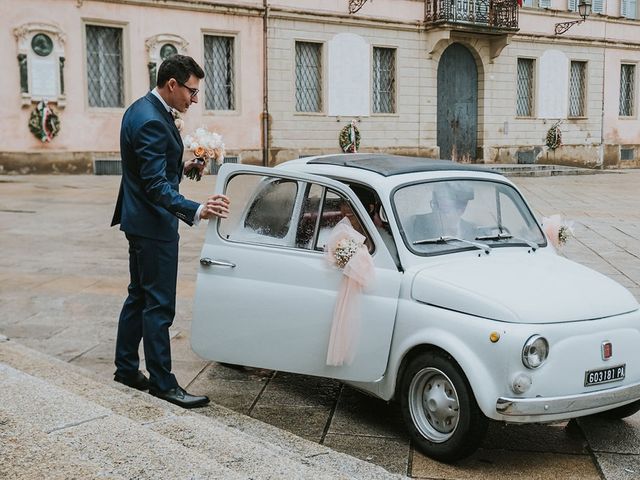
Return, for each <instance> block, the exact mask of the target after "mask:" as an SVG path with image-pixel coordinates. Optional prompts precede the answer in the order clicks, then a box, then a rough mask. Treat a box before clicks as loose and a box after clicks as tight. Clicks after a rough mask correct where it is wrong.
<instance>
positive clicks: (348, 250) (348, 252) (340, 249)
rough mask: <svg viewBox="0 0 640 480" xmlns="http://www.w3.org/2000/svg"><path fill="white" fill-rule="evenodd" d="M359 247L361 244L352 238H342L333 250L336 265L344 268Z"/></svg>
mask: <svg viewBox="0 0 640 480" xmlns="http://www.w3.org/2000/svg"><path fill="white" fill-rule="evenodd" d="M359 248H360V245H359V244H358V243H357V242H356V241H355V240H352V239H351V238H343V239H342V240H340V241H339V242H338V243H337V244H336V248H335V250H334V252H333V255H334V257H335V260H336V265H337V266H338V267H340V268H344V267H345V266H346V265H347V263H349V260H351V257H353V256H354V255H355V253H356V252H357V251H358V249H359Z"/></svg>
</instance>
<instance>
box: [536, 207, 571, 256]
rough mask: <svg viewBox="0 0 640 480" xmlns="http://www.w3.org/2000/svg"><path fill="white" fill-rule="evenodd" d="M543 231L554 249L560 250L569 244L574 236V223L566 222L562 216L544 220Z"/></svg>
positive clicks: (553, 216) (544, 218)
mask: <svg viewBox="0 0 640 480" xmlns="http://www.w3.org/2000/svg"><path fill="white" fill-rule="evenodd" d="M542 229H543V230H544V233H546V234H547V237H548V238H549V240H550V241H551V243H552V244H553V246H554V247H556V248H558V247H561V246H563V245H564V244H565V243H567V240H568V239H569V237H570V236H572V235H573V222H571V221H569V222H567V221H565V220H564V219H563V218H562V217H561V216H560V215H557V214H556V215H551V216H550V217H543V218H542Z"/></svg>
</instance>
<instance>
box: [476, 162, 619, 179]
mask: <svg viewBox="0 0 640 480" xmlns="http://www.w3.org/2000/svg"><path fill="white" fill-rule="evenodd" d="M482 166H483V167H485V168H488V169H490V170H495V171H497V172H500V173H502V174H503V175H506V176H508V177H552V176H557V175H595V174H598V173H620V172H617V171H616V172H614V171H611V170H600V169H595V168H581V167H568V166H565V165H545V164H516V163H486V164H483V165H482Z"/></svg>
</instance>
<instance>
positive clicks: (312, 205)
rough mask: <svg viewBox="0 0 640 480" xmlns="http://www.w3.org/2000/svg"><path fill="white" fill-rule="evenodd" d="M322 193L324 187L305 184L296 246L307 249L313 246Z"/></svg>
mask: <svg viewBox="0 0 640 480" xmlns="http://www.w3.org/2000/svg"><path fill="white" fill-rule="evenodd" d="M323 193H324V187H321V186H320V185H317V184H307V185H306V192H305V196H304V199H303V201H302V208H301V210H300V221H299V222H298V230H297V232H296V247H298V248H304V249H307V250H310V249H312V248H313V240H314V238H315V235H314V234H315V231H316V226H317V225H318V219H319V213H320V207H321V202H322V195H323Z"/></svg>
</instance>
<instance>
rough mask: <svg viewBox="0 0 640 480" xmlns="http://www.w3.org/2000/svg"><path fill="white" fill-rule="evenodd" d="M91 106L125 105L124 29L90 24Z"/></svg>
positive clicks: (89, 73) (87, 29) (88, 41)
mask: <svg viewBox="0 0 640 480" xmlns="http://www.w3.org/2000/svg"><path fill="white" fill-rule="evenodd" d="M86 34H87V86H88V90H89V91H88V96H89V106H90V107H99V108H119V107H124V84H123V72H122V64H123V62H122V29H121V28H114V27H102V26H98V25H87V26H86Z"/></svg>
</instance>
